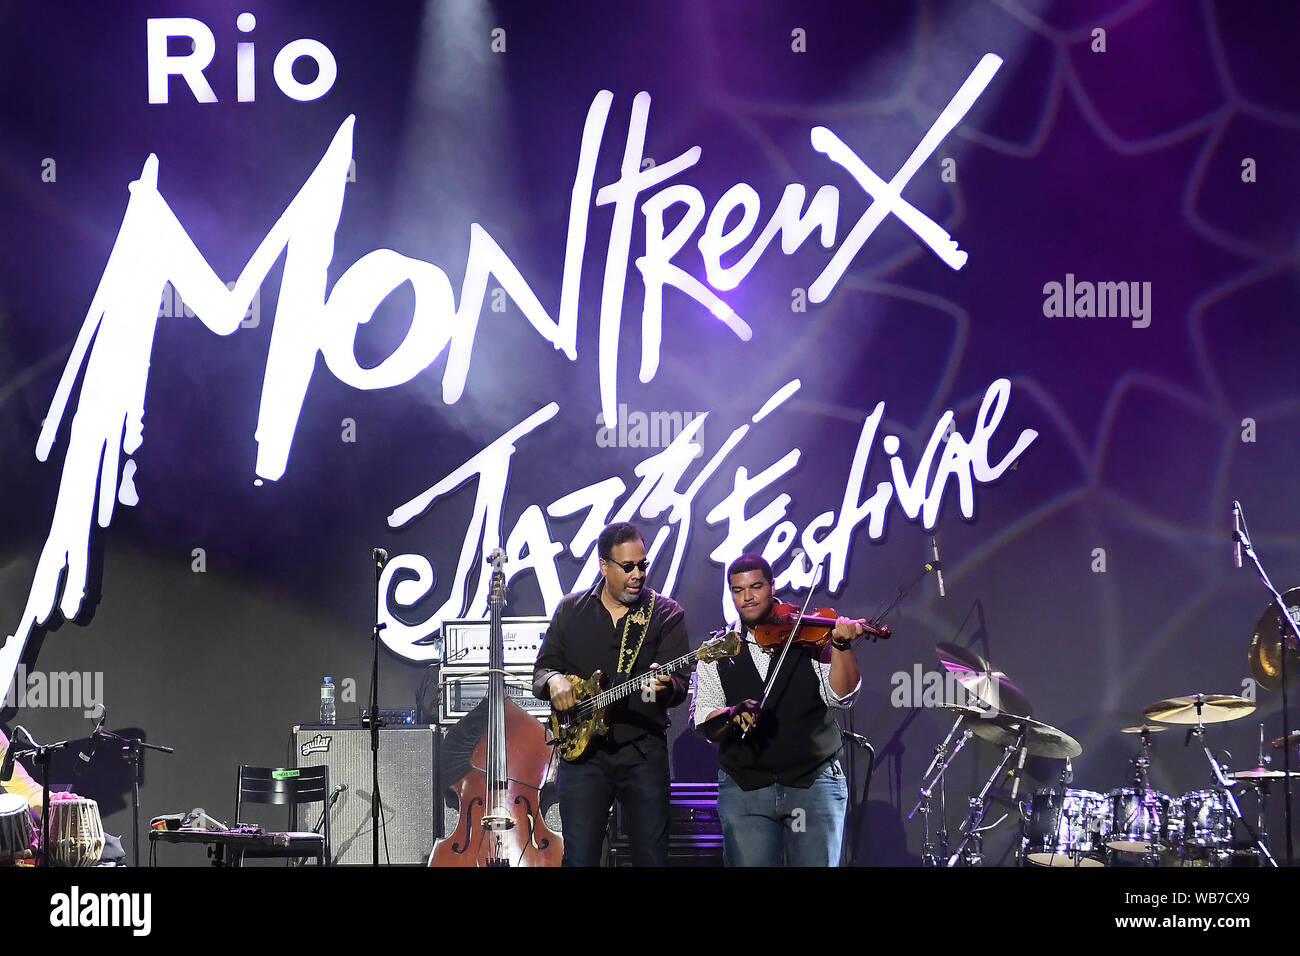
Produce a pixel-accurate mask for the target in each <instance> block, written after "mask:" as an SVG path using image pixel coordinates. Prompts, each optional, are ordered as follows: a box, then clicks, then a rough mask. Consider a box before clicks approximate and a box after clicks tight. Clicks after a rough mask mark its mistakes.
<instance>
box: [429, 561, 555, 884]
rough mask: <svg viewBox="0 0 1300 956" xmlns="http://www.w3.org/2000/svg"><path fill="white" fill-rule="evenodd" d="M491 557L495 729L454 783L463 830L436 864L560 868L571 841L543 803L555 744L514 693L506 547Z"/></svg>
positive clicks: (436, 849) (491, 719) (490, 720)
mask: <svg viewBox="0 0 1300 956" xmlns="http://www.w3.org/2000/svg"><path fill="white" fill-rule="evenodd" d="M488 561H490V562H491V564H492V585H491V589H490V597H489V601H488V605H489V609H490V619H489V631H488V635H489V648H490V649H489V652H488V668H489V670H488V693H487V701H486V706H487V712H488V713H487V730H486V732H484V734H483V736H482V737H480V738H479V741H478V743H477V744H476V745H475V747H474V754H473V757H472V759H471V761H470V770H469V771H468V772H467V773H466V774H465V775H464V776H463V777H461V778H460V779H459V780H457V781H456V782H455V783H454V784H453V785H452V786H451V790H452V791H453V792H454V793H455V795H456V797H457V799H458V801H459V803H460V820H459V822H458V823H457V826H456V832H455V833H453V834H451V835H449V836H447V837H444V838H443V839H441V840H438V841H437V842H436V843H435V844H434V846H433V852H432V853H430V854H429V866H559V865H560V860H561V859H562V857H563V855H564V844H563V842H562V841H561V839H560V837H559V836H557V835H556V834H554V833H552V832H551V830H550V829H549V828H548V827H547V826H546V821H545V820H544V819H543V818H542V808H541V790H542V784H544V783H545V782H546V774H547V771H548V769H549V767H550V763H551V747H550V745H549V744H548V743H547V741H546V732H545V731H544V730H543V729H542V725H541V724H540V723H538V722H537V721H536V720H534V719H533V718H532V717H530V716H528V715H527V714H526V713H524V711H523V710H522V709H521V708H520V707H519V705H518V704H516V703H515V702H514V701H512V700H510V699H509V698H508V697H507V696H506V682H505V646H504V644H503V642H502V639H501V618H502V612H503V610H504V609H505V580H506V576H505V552H504V551H502V550H501V549H500V548H497V549H496V550H494V551H493V552H492V553H491V554H490V555H488Z"/></svg>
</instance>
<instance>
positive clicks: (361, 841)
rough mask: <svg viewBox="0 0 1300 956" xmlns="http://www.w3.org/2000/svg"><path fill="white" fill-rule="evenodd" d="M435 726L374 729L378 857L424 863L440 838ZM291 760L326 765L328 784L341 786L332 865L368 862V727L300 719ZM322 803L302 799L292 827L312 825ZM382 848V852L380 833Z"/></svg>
mask: <svg viewBox="0 0 1300 956" xmlns="http://www.w3.org/2000/svg"><path fill="white" fill-rule="evenodd" d="M438 744H439V735H438V729H437V728H436V727H433V726H429V725H414V726H412V725H402V726H396V727H384V728H383V729H382V730H380V732H379V792H380V795H381V798H382V806H381V813H382V819H381V829H380V831H379V860H380V862H381V863H386V862H389V861H390V860H391V862H392V863H393V864H421V865H423V864H425V863H427V862H428V859H429V851H430V850H432V849H433V841H434V840H435V839H436V838H437V837H438V836H439V830H438V827H439V825H440V824H441V822H442V820H441V818H442V813H441V809H440V808H439V807H437V806H436V804H435V797H434V795H435V794H436V793H437V792H438V787H437V779H436V777H437V773H438V749H439V748H438ZM289 747H290V765H291V766H294V767H316V766H320V765H321V764H327V765H328V766H329V768H330V788H331V789H335V788H337V787H338V786H339V785H340V784H346V785H347V790H345V791H344V792H343V793H341V794H340V795H339V798H338V800H337V801H336V802H335V804H334V807H333V809H332V810H331V811H330V842H331V849H330V855H331V857H332V861H331V862H333V863H335V864H337V865H343V866H347V865H352V864H366V865H368V864H369V863H370V858H371V856H370V855H371V838H370V832H371V831H370V823H371V819H370V814H371V805H372V791H371V783H372V779H373V778H372V774H371V766H370V731H369V730H366V729H364V728H362V727H341V726H337V725H334V724H301V725H299V726H296V727H294V728H293V730H292V732H291V733H290V735H289ZM319 817H320V806H319V805H318V804H308V805H306V806H305V807H303V809H302V816H301V817H300V818H299V819H298V820H296V821H294V822H292V823H291V824H290V825H291V826H292V827H295V828H298V829H310V828H311V827H312V826H313V825H314V824H315V823H316V820H317V819H318V818H319ZM385 830H386V831H387V846H388V852H387V855H385V852H384V846H385V838H384V833H385Z"/></svg>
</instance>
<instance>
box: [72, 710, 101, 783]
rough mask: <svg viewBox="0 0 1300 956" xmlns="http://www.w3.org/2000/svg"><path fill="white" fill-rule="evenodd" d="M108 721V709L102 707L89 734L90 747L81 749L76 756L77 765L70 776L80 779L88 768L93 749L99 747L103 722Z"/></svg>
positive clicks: (92, 757)
mask: <svg viewBox="0 0 1300 956" xmlns="http://www.w3.org/2000/svg"><path fill="white" fill-rule="evenodd" d="M106 720H108V708H107V707H103V708H101V709H100V712H99V720H97V721H95V729H94V730H92V731H91V732H90V746H89V747H83V748H82V750H81V752H80V753H79V754H77V763H76V765H75V766H74V767H73V768H72V775H73V776H74V777H80V776H81V774H82V772H83V771H84V770H85V769H86V768H87V767H89V766H90V761H91V760H93V759H94V757H95V747H97V746H98V745H99V732H100V731H101V730H103V729H104V722H105V721H106Z"/></svg>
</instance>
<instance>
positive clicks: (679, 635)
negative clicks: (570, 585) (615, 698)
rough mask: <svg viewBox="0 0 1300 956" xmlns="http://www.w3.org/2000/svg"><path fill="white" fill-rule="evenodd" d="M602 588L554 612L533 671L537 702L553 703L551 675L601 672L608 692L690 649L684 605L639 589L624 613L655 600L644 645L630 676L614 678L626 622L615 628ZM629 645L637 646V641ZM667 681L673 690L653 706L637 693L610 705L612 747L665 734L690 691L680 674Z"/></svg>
mask: <svg viewBox="0 0 1300 956" xmlns="http://www.w3.org/2000/svg"><path fill="white" fill-rule="evenodd" d="M604 587H605V579H604V578H601V579H600V580H599V581H597V582H596V584H595V586H594V587H592V588H590V589H588V590H586V591H575V592H573V593H572V594H567V595H565V596H564V598H562V599H561V601H560V604H559V606H558V607H557V608H556V609H555V615H554V616H553V617H552V618H551V626H550V627H549V628H547V629H546V637H545V639H544V640H543V641H542V649H541V651H540V652H538V655H537V663H536V664H535V665H534V666H533V693H534V694H535V695H536V696H537V697H538V698H539V699H540V700H550V699H551V691H550V688H548V687H547V686H546V683H547V681H549V680H550V679H551V677H553V676H554V675H555V674H563V675H565V676H568V675H570V674H575V675H577V676H578V677H582V678H587V677H590V676H591V675H592V674H594V673H595V672H596V671H597V670H599V671H601V672H602V673H603V674H604V675H605V686H607V687H608V686H612V685H613V684H615V683H618V682H620V681H623V680H627V679H628V678H629V677H634V676H636V675H638V674H642V673H644V672H645V671H648V670H649V669H650V665H651V664H666V663H668V662H669V661H671V660H674V659H676V658H678V657H681V656H682V655H683V654H685V653H686V652H687V651H689V650H690V647H689V644H688V642H687V638H686V612H685V611H683V610H682V606H681V605H680V604H678V603H677V602H676V601H674V600H673V599H672V598H670V597H665V596H664V595H662V594H655V593H654V592H653V591H651V590H650V589H649V588H642V590H643V591H644V592H645V593H643V594H642V595H641V597H640V599H639V600H638V601H637V602H636V603H635V604H633V605H631V606H630V607H629V608H628V611H627V613H631V612H632V611H635V610H636V609H637V608H640V607H643V606H645V605H646V604H648V603H649V601H650V598H651V595H653V596H654V610H653V611H652V612H651V614H650V624H649V626H648V627H647V628H646V631H645V642H644V643H643V644H642V645H641V651H640V653H639V654H637V657H636V660H635V662H633V664H632V668H631V671H630V673H628V674H625V675H622V676H620V675H618V674H617V671H618V652H619V647H620V645H621V642H622V637H623V620H624V619H623V618H619V620H618V624H617V625H616V624H615V623H614V619H613V617H612V616H611V615H610V613H609V610H608V609H607V608H606V607H605V605H604V604H603V603H602V602H601V599H600V595H601V593H602V591H603V590H604ZM633 630H635V628H634V629H633ZM631 636H633V637H634V635H631ZM631 643H632V645H633V646H635V641H632V642H631ZM629 650H631V648H629ZM671 679H672V686H671V687H670V688H669V689H668V691H667V692H665V693H663V694H659V695H658V696H657V697H656V699H655V700H653V701H646V700H643V699H642V695H641V694H632V695H631V696H629V697H626V698H624V699H623V700H621V701H619V702H618V703H615V704H613V705H611V706H610V708H609V710H608V711H607V713H606V716H605V722H606V723H607V724H608V725H609V729H610V739H611V740H612V741H613V742H614V743H615V744H624V743H627V742H629V741H632V740H636V739H637V738H638V737H644V736H645V735H647V734H657V735H659V736H663V735H664V734H665V733H666V731H667V728H668V708H670V707H676V706H677V705H678V704H680V703H681V702H682V701H684V700H685V699H686V692H687V687H688V680H687V678H686V677H685V676H684V675H682V674H674V675H673V676H672V678H671Z"/></svg>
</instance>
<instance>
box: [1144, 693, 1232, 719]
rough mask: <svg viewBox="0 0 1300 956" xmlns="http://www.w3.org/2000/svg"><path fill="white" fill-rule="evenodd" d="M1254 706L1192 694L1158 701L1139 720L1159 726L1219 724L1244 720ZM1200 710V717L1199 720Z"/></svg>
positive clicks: (1218, 696) (1228, 697) (1222, 696)
mask: <svg viewBox="0 0 1300 956" xmlns="http://www.w3.org/2000/svg"><path fill="white" fill-rule="evenodd" d="M1198 705H1199V707H1198ZM1254 709H1255V702H1254V701H1252V700H1247V699H1246V698H1245V697H1233V696H1231V695H1229V694H1191V695H1190V696H1187V697H1170V698H1167V699H1166V700H1158V701H1156V702H1155V703H1154V704H1151V705H1150V706H1149V707H1145V708H1143V710H1142V716H1144V717H1149V718H1150V719H1151V720H1158V721H1160V722H1161V723H1162V724H1197V723H1201V724H1220V723H1223V722H1224V721H1225V720H1236V719H1237V718H1238V717H1245V716H1246V715H1247V714H1249V713H1250V712H1251V711H1253V710H1254ZM1198 710H1199V717H1198Z"/></svg>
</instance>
